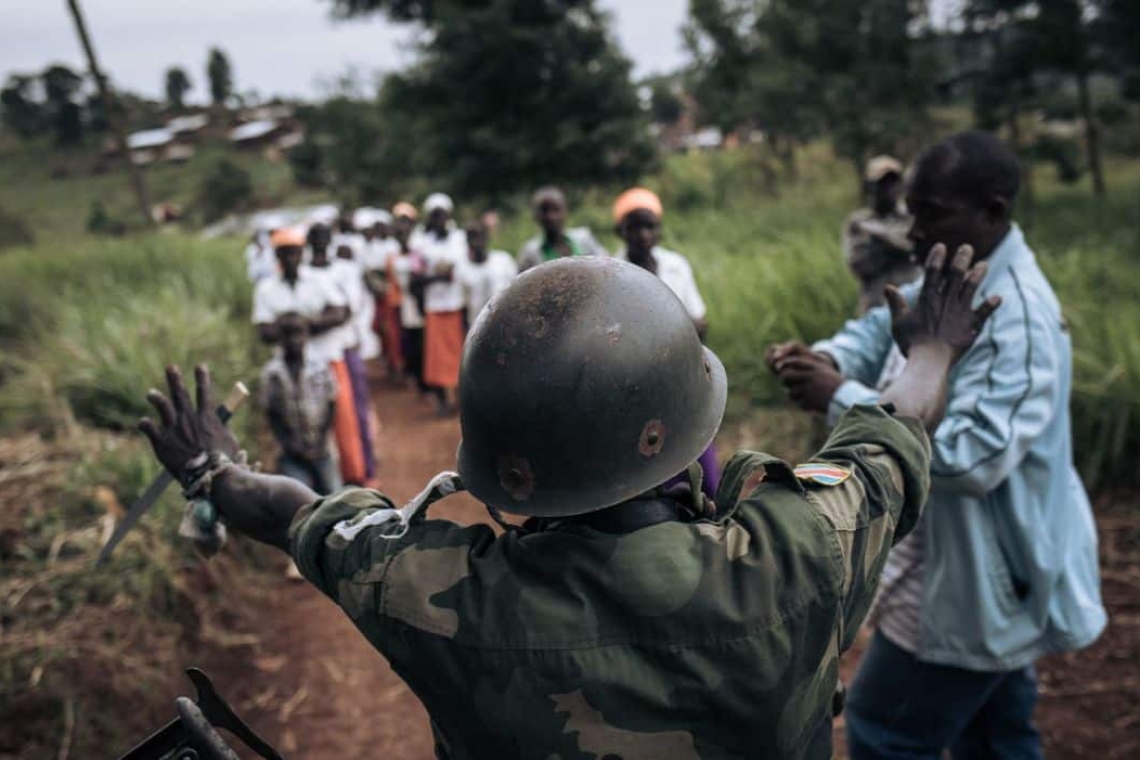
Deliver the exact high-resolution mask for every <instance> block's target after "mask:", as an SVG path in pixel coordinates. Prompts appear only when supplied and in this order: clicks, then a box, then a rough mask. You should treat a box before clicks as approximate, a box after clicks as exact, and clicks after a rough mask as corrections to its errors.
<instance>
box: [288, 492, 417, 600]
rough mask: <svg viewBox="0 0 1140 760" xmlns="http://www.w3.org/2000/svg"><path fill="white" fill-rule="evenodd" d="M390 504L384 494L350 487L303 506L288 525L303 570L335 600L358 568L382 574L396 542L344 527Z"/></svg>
mask: <svg viewBox="0 0 1140 760" xmlns="http://www.w3.org/2000/svg"><path fill="white" fill-rule="evenodd" d="M393 508H394V505H393V504H392V501H391V500H390V499H389V498H388V497H387V496H385V495H384V494H382V493H379V492H378V491H370V490H365V489H361V488H348V489H345V490H342V491H340V492H339V493H337V494H334V495H333V496H328V497H326V498H323V499H318V500H317V501H315V502H313V503H312V504H309V505H307V506H305V507H302V508H301V509H300V510H299V511H298V512H297V514H296V515H295V516H294V517H293V523H292V525H290V526H289V546H290V551H291V553H292V555H293V561H294V562H296V563H297V568H298V569H299V570H300V571H301V574H302V575H304V576H305V578H307V579H308V580H309V581H311V582H312V583H313V585H315V586H316V587H317V588H319V589H320V590H321V591H322V592H324V593H325V594H326V595H327V596H328V597H330V598H331V599H332V600H333V601H334V602H336V603H338V604H340V603H341V597H342V592H343V591H344V586H343V584H344V583H346V582H351V580H352V579H353V578H357V577H359V576H360V573H361V572H362V571H364V572H367V571H369V570H373V569H375V571H376V572H375V574H376V575H380V574H382V572H383V569H384V567H385V565H386V563H387V560H388V559H389V558H390V555H391V554H392V553H393V551H394V550H395V549H396V547H397V545H398V542H397V541H371V540H368V538H369V537H368V536H362V535H359V534H357V533H354V532H351V531H346V530H345V529H344V528H345V527H346V526H349V525H352V524H355V523H357V522H359V521H361V520H363V519H364V518H366V517H368V516H369V515H372V514H374V513H376V512H378V511H380V510H382V509H393ZM338 528H339V530H338ZM376 580H379V577H377V578H376Z"/></svg>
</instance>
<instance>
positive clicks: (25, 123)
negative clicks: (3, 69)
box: [0, 74, 46, 138]
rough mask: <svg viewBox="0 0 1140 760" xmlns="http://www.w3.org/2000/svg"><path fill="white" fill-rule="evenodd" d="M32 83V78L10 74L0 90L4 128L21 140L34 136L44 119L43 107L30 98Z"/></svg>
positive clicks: (33, 79) (33, 80)
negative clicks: (21, 138)
mask: <svg viewBox="0 0 1140 760" xmlns="http://www.w3.org/2000/svg"><path fill="white" fill-rule="evenodd" d="M34 83H35V77H34V76H28V75H26V74H12V75H10V76H9V77H8V82H7V83H6V84H5V85H4V88H3V89H2V90H0V107H2V108H3V111H2V113H0V115H2V116H3V120H4V126H6V127H7V128H8V129H11V130H12V131H13V132H15V133H16V134H18V135H20V136H21V137H23V138H29V137H33V136H34V135H36V134H37V133H38V132H39V131H40V129H41V128H42V127H43V123H44V121H45V118H46V115H45V113H44V108H43V106H42V105H41V104H40V103H38V102H36V100H35V99H34V97H33V96H32V85H33V84H34Z"/></svg>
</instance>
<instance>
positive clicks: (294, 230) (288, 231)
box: [269, 227, 305, 248]
mask: <svg viewBox="0 0 1140 760" xmlns="http://www.w3.org/2000/svg"><path fill="white" fill-rule="evenodd" d="M269 244H270V245H272V246H273V247H274V248H285V247H287V246H291V245H295V246H299V247H301V248H304V247H305V232H304V230H302V229H301V228H300V227H282V228H281V229H279V230H277V231H275V232H274V233H273V234H272V235H270V236H269Z"/></svg>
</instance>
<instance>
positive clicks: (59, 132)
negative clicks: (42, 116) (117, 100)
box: [40, 64, 83, 145]
mask: <svg viewBox="0 0 1140 760" xmlns="http://www.w3.org/2000/svg"><path fill="white" fill-rule="evenodd" d="M40 80H41V81H42V82H43V86H44V97H45V99H46V100H47V108H48V112H49V114H50V116H49V118H50V119H51V123H52V126H53V128H54V129H55V139H56V142H57V143H58V144H60V145H75V144H77V143H79V142H80V141H81V140H82V139H83V112H82V109H81V108H80V106H79V104H77V103H76V102H75V100H74V99H75V97H76V95H77V94H78V93H79V90H80V88H81V87H82V86H83V77H81V76H80V75H79V74H76V73H75V72H74V71H72V70H71V69H69V68H67V67H66V66H61V65H59V64H56V65H53V66H49V67H48V68H47V69H45V70H44V72H43V73H42V74H41V75H40Z"/></svg>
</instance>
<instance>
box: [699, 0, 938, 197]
mask: <svg viewBox="0 0 1140 760" xmlns="http://www.w3.org/2000/svg"><path fill="white" fill-rule="evenodd" d="M925 19H926V16H925V12H924V4H923V3H916V2H909V1H908V0H692V2H691V3H690V15H689V23H688V25H687V27H686V30H685V39H686V42H687V46H688V48H689V50H690V51H691V53H692V54H693V58H694V62H695V65H694V68H695V80H696V83H695V87H694V90H693V91H694V93H695V94H696V96H697V98H698V100H699V102H700V104H701V108H702V112H703V113H704V114H706V117H707V118H710V119H712V120H714V121H716V122H717V123H718V124H719V125H720V126H722V127H724V128H726V129H730V128H734V127H737V126H740V125H741V124H751V125H753V126H756V127H759V128H760V129H762V130H764V131H765V132H766V133H767V134H768V136H769V138H770V139H771V141H773V142H775V143H776V145H777V150H778V151H780V150H781V144H782V145H783V148H782V150H783V151H784V152H785V155H784V158H785V159H787V158H788V156H787V155H786V151H787V149H788V145H789V144H792V143H794V142H795V141H802V140H805V139H810V138H812V137H815V136H817V135H819V134H821V133H826V134H828V135H829V136H830V137H831V139H832V141H833V143H834V145H835V148H836V151H837V152H838V153H839V154H840V155H842V156H844V157H845V158H847V159H848V160H849V161H850V162H851V164H852V166H853V167H854V169H855V171H856V176H858V177H860V178H861V176H862V169H863V163H864V161H865V160H866V158H867V156H868V155H869V154H871V153H874V152H879V151H890V152H902V151H901V150H900V149H901V148H902V147H903V143H904V141H914V140H915V139H917V136H918V135H920V134H921V133H922V130H923V128H924V127H925V125H926V111H925V109H926V106H927V105H928V103H929V101H930V99H931V97H932V93H933V86H932V83H933V66H932V65H931V63H930V61H929V60H927V58H926V56H925V54H924V53H923V50H922V48H920V47H919V46H918V45H917V44H916V43H917V41H918V37H919V36H920V34H921V33H923V32H924V30H925V26H924V24H925Z"/></svg>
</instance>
